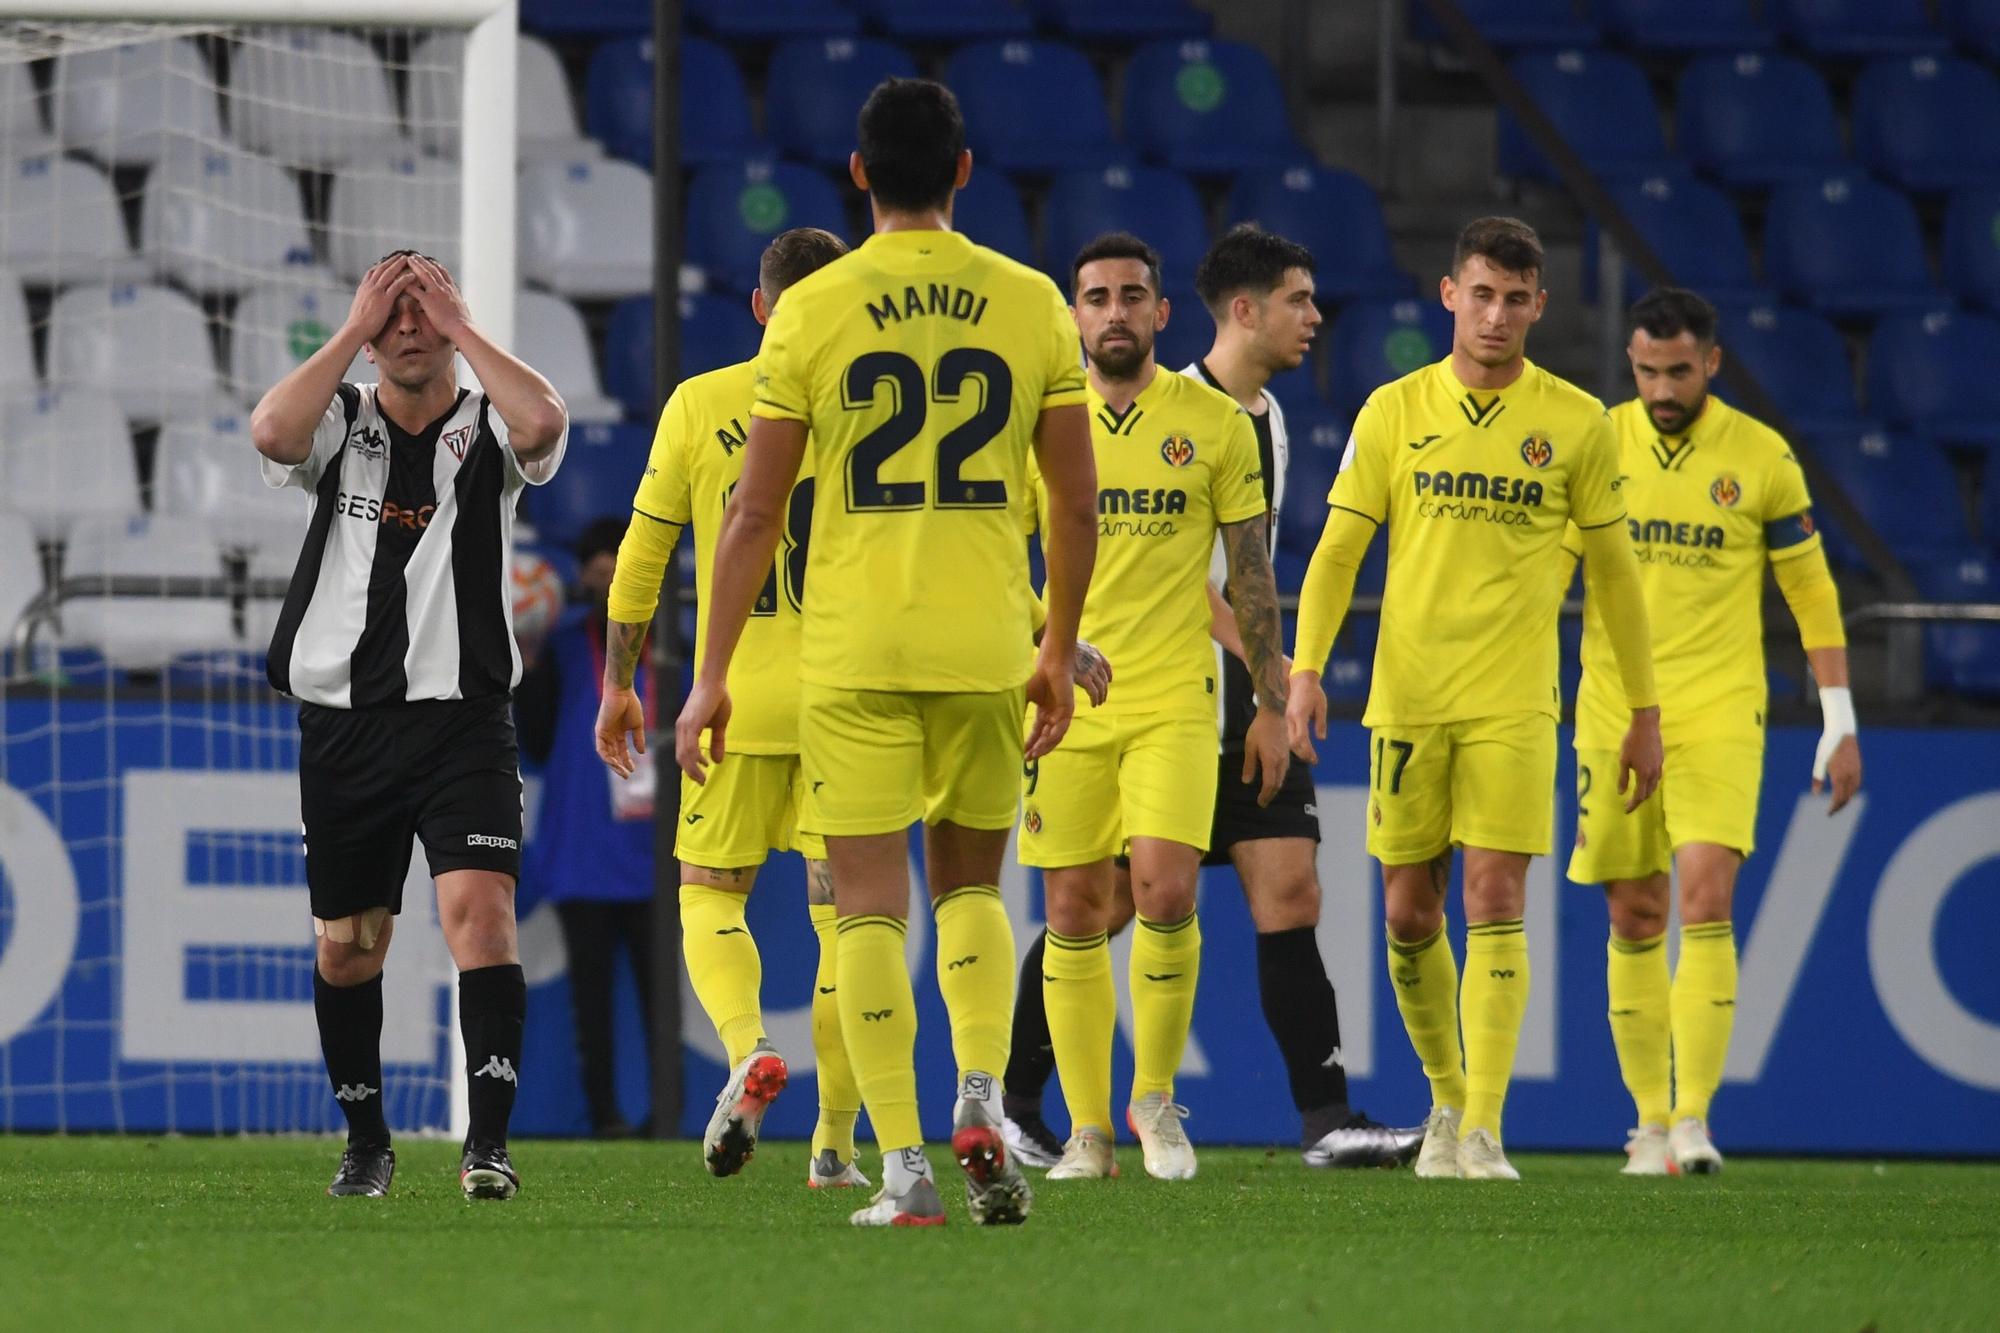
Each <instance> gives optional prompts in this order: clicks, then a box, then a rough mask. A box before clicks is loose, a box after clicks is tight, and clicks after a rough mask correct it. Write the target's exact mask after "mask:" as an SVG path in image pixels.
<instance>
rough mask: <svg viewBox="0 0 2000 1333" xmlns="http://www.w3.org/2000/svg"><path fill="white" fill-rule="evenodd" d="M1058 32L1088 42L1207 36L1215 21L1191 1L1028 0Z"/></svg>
mask: <svg viewBox="0 0 2000 1333" xmlns="http://www.w3.org/2000/svg"><path fill="white" fill-rule="evenodd" d="M1028 2H1029V3H1030V4H1032V6H1033V8H1034V10H1035V12H1036V13H1037V14H1039V15H1040V16H1041V19H1042V21H1043V22H1044V23H1047V24H1048V25H1049V26H1050V27H1051V28H1053V29H1055V30H1056V31H1057V32H1060V33H1062V34H1063V35H1064V36H1067V37H1074V38H1076V39H1077V40H1078V41H1084V42H1135V41H1143V40H1145V39H1147V38H1149V37H1201V36H1205V35H1206V34H1207V32H1208V30H1209V28H1210V27H1211V26H1213V21H1212V20H1211V19H1210V18H1209V16H1208V15H1207V14H1206V13H1205V12H1203V11H1202V10H1199V9H1196V8H1195V7H1194V6H1193V5H1192V4H1189V3H1188V0H1028Z"/></svg>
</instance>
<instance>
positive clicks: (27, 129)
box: [0, 60, 56, 158]
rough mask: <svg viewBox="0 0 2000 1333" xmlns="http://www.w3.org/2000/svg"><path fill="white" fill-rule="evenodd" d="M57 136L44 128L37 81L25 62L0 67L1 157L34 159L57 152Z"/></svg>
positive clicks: (13, 62)
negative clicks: (36, 92) (37, 94)
mask: <svg viewBox="0 0 2000 1333" xmlns="http://www.w3.org/2000/svg"><path fill="white" fill-rule="evenodd" d="M55 147H56V141H55V137H54V136H53V135H51V134H50V133H49V132H48V131H47V130H45V129H43V128H42V111H41V107H40V106H39V105H38V103H37V101H36V97H35V80H34V78H33V76H32V75H30V74H29V72H28V62H27V61H25V60H10V61H8V62H7V63H6V64H4V65H0V158H22V157H34V156H37V155H39V154H42V153H48V152H53V151H55Z"/></svg>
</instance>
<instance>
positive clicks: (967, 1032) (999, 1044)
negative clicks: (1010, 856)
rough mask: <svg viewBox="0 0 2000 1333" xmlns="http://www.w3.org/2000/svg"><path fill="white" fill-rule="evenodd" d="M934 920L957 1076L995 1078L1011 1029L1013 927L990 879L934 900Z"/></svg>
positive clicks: (1010, 1039) (1009, 1042) (1003, 1061)
mask: <svg viewBox="0 0 2000 1333" xmlns="http://www.w3.org/2000/svg"><path fill="white" fill-rule="evenodd" d="M932 916H933V918H934V919H935V920H936V922H937V976H938V990H939V991H940V992H942V993H943V995H944V1007H945V1012H946V1013H948V1014H950V1015H951V1051H952V1055H953V1056H955V1057H956V1058H957V1060H958V1072H959V1075H960V1076H961V1077H963V1076H964V1075H965V1074H968V1073H971V1072H973V1071H975V1070H976V1071H978V1072H980V1073H984V1074H991V1075H992V1076H993V1078H994V1080H995V1082H998V1080H999V1079H1000V1077H1001V1075H1003V1074H1004V1073H1006V1071H1007V1051H1008V1048H1009V1047H1010V1046H1011V1045H1012V1044H1013V1035H1014V1034H1013V1028H1014V969H1015V967H1016V965H1017V964H1016V960H1015V957H1014V927H1013V925H1012V924H1011V923H1010V922H1009V921H1008V920H1007V909H1006V907H1005V906H1004V905H1002V903H1001V902H1000V890H999V889H997V888H995V887H994V886H993V885H991V884H969V885H967V886H965V887H964V888H959V889H953V890H952V891H951V892H950V893H947V894H945V895H944V896H943V897H942V898H939V899H938V900H937V902H936V903H934V904H933V905H932Z"/></svg>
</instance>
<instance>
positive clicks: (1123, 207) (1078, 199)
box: [1043, 166, 1208, 291]
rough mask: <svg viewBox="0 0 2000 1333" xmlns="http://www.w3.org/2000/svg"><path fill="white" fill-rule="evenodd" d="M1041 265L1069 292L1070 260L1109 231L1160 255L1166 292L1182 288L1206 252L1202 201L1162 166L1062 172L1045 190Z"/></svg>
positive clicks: (1185, 181)
mask: <svg viewBox="0 0 2000 1333" xmlns="http://www.w3.org/2000/svg"><path fill="white" fill-rule="evenodd" d="M1047 217H1048V233H1047V235H1048V244H1047V246H1046V248H1045V251H1044V255H1043V258H1044V261H1045V263H1046V265H1047V268H1048V271H1049V272H1050V273H1051V274H1054V275H1056V285H1057V286H1059V287H1061V288H1063V289H1064V290H1065V291H1067V290H1068V289H1069V266H1070V261H1071V260H1072V259H1074V258H1075V257H1076V252H1077V251H1079V250H1081V249H1082V248H1083V247H1084V246H1085V245H1087V244H1089V243H1090V242H1091V241H1092V240H1093V239H1095V238H1096V237H1097V236H1099V235H1101V234H1102V233H1104V232H1107V231H1129V232H1132V233H1134V234H1136V235H1138V236H1140V237H1143V238H1144V239H1145V240H1146V241H1147V242H1149V243H1150V244H1151V245H1152V246H1153V248H1154V249H1156V250H1158V251H1159V252H1160V263H1161V266H1162V268H1163V269H1164V270H1165V279H1166V284H1167V286H1168V287H1169V288H1170V289H1174V290H1185V289H1186V288H1187V287H1188V286H1189V284H1191V283H1193V281H1194V269H1195V265H1196V264H1198V263H1200V262H1201V256H1202V252H1203V251H1204V250H1206V249H1207V248H1208V221H1207V218H1206V217H1205V216H1204V214H1203V212H1202V207H1201V197H1200V196H1199V195H1197V194H1196V193H1195V189H1194V186H1192V185H1190V184H1188V180H1187V177H1185V176H1181V175H1178V174H1177V173H1175V172H1171V171H1168V170H1167V169H1166V168H1165V167H1123V166H1119V167H1106V168H1104V169H1103V170H1101V171H1066V172H1063V173H1062V174H1061V175H1059V176H1057V177H1056V178H1055V180H1054V181H1053V182H1051V184H1050V186H1049V195H1048V208H1047Z"/></svg>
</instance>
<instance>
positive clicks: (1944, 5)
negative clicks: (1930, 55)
mask: <svg viewBox="0 0 2000 1333" xmlns="http://www.w3.org/2000/svg"><path fill="white" fill-rule="evenodd" d="M1938 11H1939V12H1938V18H1939V19H1940V20H1941V21H1942V22H1943V24H1944V27H1945V31H1946V32H1949V33H1950V34H1951V35H1952V36H1953V37H1954V38H1956V39H1957V40H1958V44H1959V45H1960V46H1962V47H1964V48H1965V49H1966V50H1968V51H1970V52H1972V53H1973V54H1974V55H1976V56H1979V57H1981V58H1982V59H1985V60H1989V61H1995V62H2000V5H1995V4H1993V3H1992V0H1941V3H1940V4H1939V6H1938Z"/></svg>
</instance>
